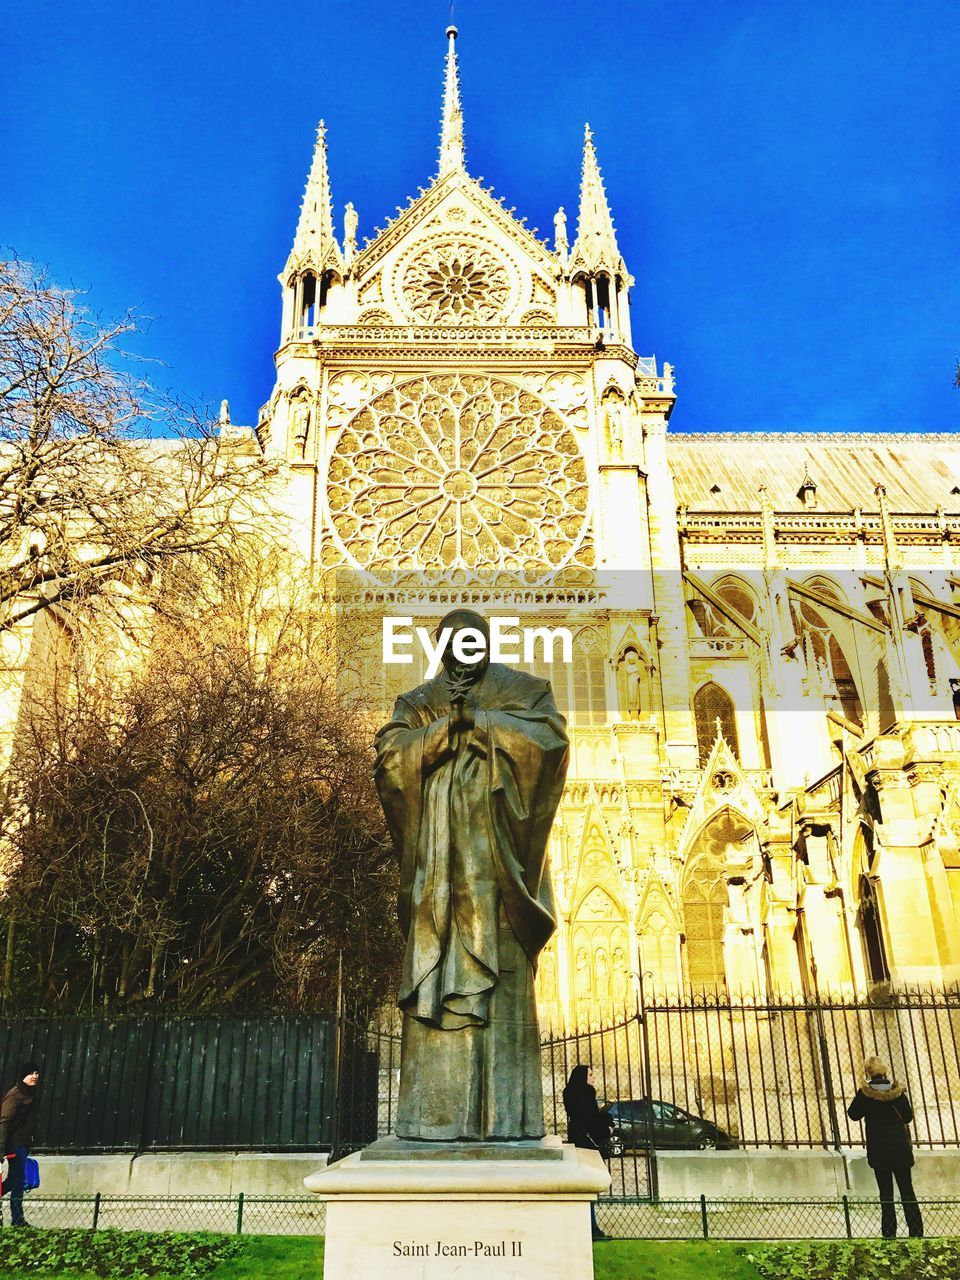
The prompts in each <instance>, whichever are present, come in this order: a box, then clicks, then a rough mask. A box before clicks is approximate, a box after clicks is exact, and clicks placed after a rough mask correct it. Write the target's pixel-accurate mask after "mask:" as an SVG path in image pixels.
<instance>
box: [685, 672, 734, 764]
mask: <svg viewBox="0 0 960 1280" xmlns="http://www.w3.org/2000/svg"><path fill="white" fill-rule="evenodd" d="M693 715H694V719H695V720H696V723H697V747H698V749H699V755H700V768H701V769H702V768H703V767H704V765H705V764H706V763H707V761H708V760H709V758H710V752H711V751H712V750H713V744H714V742H716V740H717V722H718V721H719V724H720V731H721V733H722V734H723V736H724V739H725V740H726V743H727V746H728V747H729V748H730V750H731V751H732V752H733V754H734V757H735V758H736V759H737V760H739V759H740V744H739V742H738V740H737V717H736V712H735V711H734V706H733V699H732V698H731V697H730V695H729V693H727V691H726V689H722V688H721V687H720V685H718V684H715V683H714V682H713V681H712V680H711V681H710V682H709V683H708V684H705V685H701V686H700V688H699V689H698V690H697V692H696V693H695V694H694V695H693Z"/></svg>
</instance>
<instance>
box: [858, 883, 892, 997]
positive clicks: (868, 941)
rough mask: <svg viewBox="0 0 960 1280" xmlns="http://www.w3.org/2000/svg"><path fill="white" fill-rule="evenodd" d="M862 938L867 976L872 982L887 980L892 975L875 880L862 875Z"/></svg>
mask: <svg viewBox="0 0 960 1280" xmlns="http://www.w3.org/2000/svg"><path fill="white" fill-rule="evenodd" d="M857 923H858V925H859V926H860V938H861V940H862V942H863V958H864V960H865V962H866V966H867V977H868V978H869V979H870V981H871V982H886V981H887V980H888V979H889V977H890V968H889V966H888V964H887V950H886V947H885V946H884V944H883V929H882V927H881V924H880V912H879V910H878V908H877V898H876V894H875V892H874V888H873V881H872V880H871V879H870V877H869V876H861V877H860V911H859V913H858V916H857Z"/></svg>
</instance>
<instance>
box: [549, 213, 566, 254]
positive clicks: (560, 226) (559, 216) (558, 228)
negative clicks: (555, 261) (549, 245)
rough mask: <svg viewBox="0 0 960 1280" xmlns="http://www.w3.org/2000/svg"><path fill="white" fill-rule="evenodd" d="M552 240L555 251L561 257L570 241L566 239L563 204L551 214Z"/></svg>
mask: <svg viewBox="0 0 960 1280" xmlns="http://www.w3.org/2000/svg"><path fill="white" fill-rule="evenodd" d="M553 240H554V244H555V245H556V249H557V253H558V254H559V255H560V257H561V258H562V257H564V256H565V254H566V252H567V250H568V249H569V248H570V241H569V240H568V239H567V215H566V213H565V212H564V209H563V205H561V206H560V208H559V209H558V210H557V212H556V213H555V214H554V215H553Z"/></svg>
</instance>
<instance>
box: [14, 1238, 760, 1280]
mask: <svg viewBox="0 0 960 1280" xmlns="http://www.w3.org/2000/svg"><path fill="white" fill-rule="evenodd" d="M744 1252H745V1249H744V1247H743V1246H741V1245H732V1244H720V1243H718V1244H710V1243H709V1242H704V1243H703V1244H698V1243H694V1244H686V1243H683V1242H677V1243H660V1242H656V1241H643V1240H612V1241H610V1242H609V1243H605V1244H601V1245H597V1246H596V1247H595V1249H594V1258H595V1268H596V1280H758V1275H757V1272H756V1270H755V1269H754V1268H753V1267H752V1266H751V1265H750V1263H748V1262H747V1261H746V1259H745V1258H744V1257H743V1253H744ZM31 1275H32V1276H36V1280H98V1278H97V1277H96V1276H94V1275H92V1274H91V1273H89V1272H88V1273H86V1274H83V1275H81V1274H79V1273H78V1272H76V1271H71V1272H62V1273H53V1272H43V1273H40V1272H33V1273H31ZM322 1275H323V1241H322V1240H321V1239H317V1238H316V1237H313V1236H308V1237H304V1238H301V1237H297V1236H250V1237H247V1239H246V1242H245V1246H244V1249H243V1252H242V1253H241V1254H240V1255H239V1256H238V1257H236V1258H231V1259H230V1260H229V1261H227V1262H223V1263H221V1264H220V1266H219V1267H217V1269H216V1271H213V1272H211V1274H210V1277H209V1280H265V1278H266V1277H269V1280H321V1277H322ZM0 1280H25V1278H24V1275H23V1273H22V1272H18V1273H17V1274H14V1273H13V1272H12V1271H0ZM117 1280H122V1278H121V1277H119V1276H118V1277H117ZM357 1280H363V1278H362V1277H358V1278H357Z"/></svg>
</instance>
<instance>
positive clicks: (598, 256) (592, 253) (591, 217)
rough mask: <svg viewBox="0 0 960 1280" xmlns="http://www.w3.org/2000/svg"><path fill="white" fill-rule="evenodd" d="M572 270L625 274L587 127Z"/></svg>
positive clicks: (591, 139) (586, 127)
mask: <svg viewBox="0 0 960 1280" xmlns="http://www.w3.org/2000/svg"><path fill="white" fill-rule="evenodd" d="M570 266H571V269H572V270H580V271H586V272H588V273H590V274H592V273H594V272H596V271H601V270H603V271H607V272H609V273H610V274H611V275H621V276H625V275H626V268H625V267H624V264H623V259H622V258H621V257H620V250H619V248H618V247H617V235H616V232H615V231H614V229H613V218H612V216H611V214H610V206H609V204H608V203H607V193H606V191H605V190H604V186H603V177H602V176H601V173H600V165H599V164H598V162H597V153H596V151H595V149H594V146H593V132H592V130H591V128H590V126H589V125H585V126H584V134H583V169H582V171H581V177H580V216H579V219H578V221H577V240H576V243H575V244H574V246H573V251H572V253H571V255H570Z"/></svg>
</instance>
